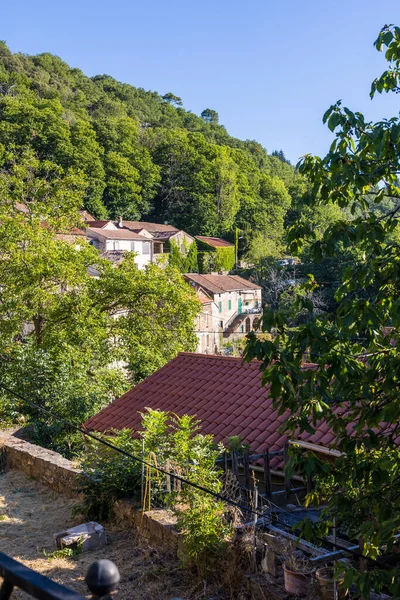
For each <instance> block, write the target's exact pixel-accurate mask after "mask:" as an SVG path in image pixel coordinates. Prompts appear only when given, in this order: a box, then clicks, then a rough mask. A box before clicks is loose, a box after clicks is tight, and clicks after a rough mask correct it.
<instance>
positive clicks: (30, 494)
mask: <svg viewBox="0 0 400 600" xmlns="http://www.w3.org/2000/svg"><path fill="white" fill-rule="evenodd" d="M73 506H74V501H73V500H69V499H66V498H63V497H61V496H59V495H57V494H55V493H54V492H52V491H51V490H49V489H48V488H45V487H44V486H42V485H41V484H39V483H37V482H34V481H32V480H30V479H27V478H26V477H25V476H24V475H23V474H21V473H18V472H16V471H9V472H7V473H5V474H2V475H0V539H1V550H2V552H5V553H6V554H8V555H10V556H12V557H14V558H15V559H16V560H19V561H20V562H22V563H24V564H25V565H27V566H28V567H30V568H32V569H35V570H36V571H39V572H40V573H43V574H44V575H47V576H48V577H51V578H52V579H54V580H55V581H57V582H59V583H62V584H64V585H67V586H68V587H70V588H71V589H74V590H76V591H77V592H79V593H81V594H85V593H86V592H87V588H86V586H85V583H84V577H85V574H86V571H87V569H88V567H89V565H90V564H91V563H92V562H93V561H94V560H97V559H99V558H108V559H110V560H112V561H114V562H115V564H116V565H117V566H118V568H119V571H120V573H121V583H120V586H119V589H118V591H117V592H116V594H115V597H116V598H117V599H118V600H131V599H137V600H141V599H143V600H144V598H146V600H158V599H160V600H161V599H162V600H165V599H166V598H168V597H174V596H181V597H183V598H196V597H199V595H198V594H197V590H196V588H197V585H196V584H195V583H194V582H193V581H192V579H193V577H192V576H191V574H190V573H188V572H187V571H185V570H183V569H181V568H180V567H179V564H178V562H177V561H176V559H174V558H173V557H171V556H168V555H167V554H165V553H162V552H160V551H159V550H156V549H155V548H151V547H150V546H147V545H145V544H143V542H141V543H140V546H139V545H138V543H137V540H136V537H135V533H134V531H132V530H127V529H126V528H125V529H121V528H120V527H117V526H116V525H110V524H107V526H106V530H107V536H108V541H109V543H108V545H107V546H106V548H104V549H102V550H98V551H95V552H88V553H85V554H81V555H79V556H77V557H74V558H56V559H49V558H46V556H45V555H44V553H43V551H46V552H52V551H54V545H53V534H54V533H56V532H58V531H61V530H62V529H64V528H66V527H70V526H72V525H76V524H77V523H78V522H79V519H78V520H77V519H76V518H75V519H74V518H73V517H72V516H71V511H72V508H73ZM14 597H15V598H16V599H17V598H19V599H22V598H24V599H27V598H29V599H31V597H30V596H27V595H26V594H23V593H22V592H20V591H16V592H15V594H14V595H13V598H14Z"/></svg>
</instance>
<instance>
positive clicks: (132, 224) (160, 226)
mask: <svg viewBox="0 0 400 600" xmlns="http://www.w3.org/2000/svg"><path fill="white" fill-rule="evenodd" d="M122 224H123V226H124V227H127V228H128V229H146V231H148V232H150V233H162V232H169V233H171V235H172V234H174V233H177V232H178V231H179V229H177V228H176V227H174V226H173V225H168V224H165V223H148V222H147V221H146V222H145V221H125V220H124V219H123V220H122Z"/></svg>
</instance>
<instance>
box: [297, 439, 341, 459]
mask: <svg viewBox="0 0 400 600" xmlns="http://www.w3.org/2000/svg"><path fill="white" fill-rule="evenodd" d="M288 444H289V445H290V446H293V445H296V446H300V448H304V449H305V450H313V451H314V452H320V453H321V454H328V455H329V456H335V457H337V458H339V456H342V455H343V453H342V452H339V450H332V449H330V448H325V447H324V446H319V445H318V444H312V443H311V442H303V440H289V441H288Z"/></svg>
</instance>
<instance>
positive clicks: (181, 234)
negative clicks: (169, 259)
mask: <svg viewBox="0 0 400 600" xmlns="http://www.w3.org/2000/svg"><path fill="white" fill-rule="evenodd" d="M118 226H119V227H124V228H126V229H130V230H131V231H134V232H135V233H140V234H144V232H147V233H149V234H151V235H152V237H153V243H154V254H159V253H163V252H169V251H170V249H171V244H176V245H177V246H178V248H179V250H180V251H181V252H182V254H186V252H187V250H188V248H189V247H190V246H191V244H193V242H194V237H192V236H191V235H189V234H188V233H186V232H185V231H183V230H182V229H177V227H174V226H173V225H169V224H168V223H148V222H147V221H146V222H145V221H125V220H122V219H121V218H120V220H119V222H118Z"/></svg>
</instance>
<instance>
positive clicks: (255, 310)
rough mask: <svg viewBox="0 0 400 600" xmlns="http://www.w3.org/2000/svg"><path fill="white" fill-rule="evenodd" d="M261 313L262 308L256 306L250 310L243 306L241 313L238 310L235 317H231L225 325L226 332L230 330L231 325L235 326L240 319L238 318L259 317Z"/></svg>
mask: <svg viewBox="0 0 400 600" xmlns="http://www.w3.org/2000/svg"><path fill="white" fill-rule="evenodd" d="M261 313H262V308H261V307H259V308H258V307H255V306H254V307H252V308H249V307H247V306H243V307H242V309H241V311H240V312H239V311H238V310H237V311H235V312H234V313H233V315H231V316H230V317H229V319H228V320H227V322H226V323H225V325H224V330H225V331H226V330H227V329H229V328H230V327H231V325H233V323H234V322H235V321H236V319H238V317H245V316H246V315H258V314H261Z"/></svg>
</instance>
